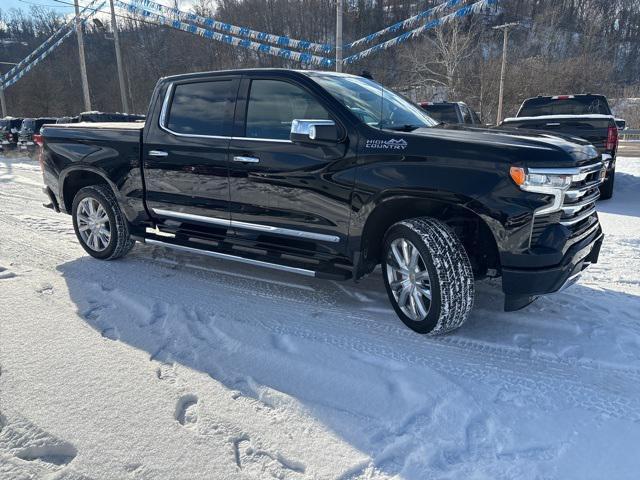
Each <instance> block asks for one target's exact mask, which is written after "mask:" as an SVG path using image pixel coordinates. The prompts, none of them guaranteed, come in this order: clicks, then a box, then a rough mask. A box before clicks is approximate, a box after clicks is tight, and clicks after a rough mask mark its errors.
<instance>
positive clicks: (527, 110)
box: [502, 94, 618, 200]
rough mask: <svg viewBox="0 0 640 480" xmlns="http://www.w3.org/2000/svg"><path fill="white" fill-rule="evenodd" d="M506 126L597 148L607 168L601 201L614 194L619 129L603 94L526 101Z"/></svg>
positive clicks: (601, 189)
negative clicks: (581, 141)
mask: <svg viewBox="0 0 640 480" xmlns="http://www.w3.org/2000/svg"><path fill="white" fill-rule="evenodd" d="M502 126H503V127H510V128H527V129H532V130H547V131H550V132H553V133H557V134H563V135H571V136H574V137H580V138H584V139H585V140H587V141H588V142H589V143H591V144H592V145H594V146H595V147H596V148H597V149H598V152H599V153H600V154H602V155H603V160H604V161H605V163H606V165H607V176H606V178H605V181H604V183H603V184H602V186H601V187H600V194H601V196H600V198H602V199H605V200H606V199H609V198H611V197H612V195H613V187H614V181H615V174H616V153H617V151H618V127H617V125H616V122H615V118H614V117H613V115H612V113H611V109H610V108H609V103H608V102H607V99H606V98H605V97H604V96H603V95H592V94H586V95H556V96H554V97H542V96H540V97H535V98H529V99H527V100H525V101H524V102H523V104H522V106H521V107H520V111H519V112H518V114H517V115H516V117H515V118H507V119H505V120H504V122H502Z"/></svg>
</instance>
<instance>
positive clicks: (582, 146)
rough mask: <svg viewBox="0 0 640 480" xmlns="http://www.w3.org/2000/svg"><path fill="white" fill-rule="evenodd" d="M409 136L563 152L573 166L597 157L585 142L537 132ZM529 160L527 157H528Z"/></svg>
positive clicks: (440, 131)
mask: <svg viewBox="0 0 640 480" xmlns="http://www.w3.org/2000/svg"><path fill="white" fill-rule="evenodd" d="M408 135H411V136H414V135H415V136H428V137H434V136H435V137H437V138H439V139H441V140H449V141H454V142H461V143H467V144H469V143H471V144H476V145H481V146H483V147H497V148H506V149H509V150H519V149H523V150H528V151H535V150H538V151H540V153H541V155H543V156H544V155H545V152H547V153H548V152H554V153H556V154H557V153H558V152H562V153H565V154H566V155H569V156H570V157H571V160H573V161H575V162H583V161H586V160H591V159H593V158H595V157H597V155H598V152H597V150H596V148H595V147H594V146H593V145H591V144H590V143H589V142H587V141H586V140H583V139H581V138H578V137H572V136H568V135H556V134H550V133H546V132H542V131H540V130H522V129H518V130H516V129H506V128H495V127H494V128H477V127H467V126H464V125H443V126H438V127H432V128H419V129H417V130H414V131H413V132H410V133H409V134H408ZM527 156H530V155H527Z"/></svg>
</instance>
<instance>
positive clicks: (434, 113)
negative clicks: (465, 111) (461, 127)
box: [422, 105, 460, 123]
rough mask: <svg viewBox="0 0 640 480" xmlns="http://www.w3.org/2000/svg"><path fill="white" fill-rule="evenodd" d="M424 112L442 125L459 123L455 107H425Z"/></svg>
mask: <svg viewBox="0 0 640 480" xmlns="http://www.w3.org/2000/svg"><path fill="white" fill-rule="evenodd" d="M422 108H424V111H425V112H427V113H428V114H429V116H430V117H431V118H433V119H435V120H438V121H440V122H444V123H460V120H458V113H457V112H456V106H455V105H425V106H424V107H422Z"/></svg>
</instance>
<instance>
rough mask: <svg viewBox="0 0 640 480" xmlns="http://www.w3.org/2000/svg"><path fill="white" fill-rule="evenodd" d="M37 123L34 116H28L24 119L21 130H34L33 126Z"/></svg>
mask: <svg viewBox="0 0 640 480" xmlns="http://www.w3.org/2000/svg"><path fill="white" fill-rule="evenodd" d="M35 125H36V121H35V120H34V119H33V118H27V119H25V120H23V122H22V128H21V130H22V131H23V132H27V131H31V132H33V128H34V127H35Z"/></svg>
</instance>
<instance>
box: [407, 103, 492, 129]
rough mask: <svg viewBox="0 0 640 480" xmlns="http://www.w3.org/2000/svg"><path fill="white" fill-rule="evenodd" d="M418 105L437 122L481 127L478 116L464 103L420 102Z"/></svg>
mask: <svg viewBox="0 0 640 480" xmlns="http://www.w3.org/2000/svg"><path fill="white" fill-rule="evenodd" d="M419 105H420V106H421V107H422V108H423V109H424V110H425V111H426V112H427V113H428V114H429V116H430V117H431V118H433V119H434V120H438V121H439V122H444V123H463V124H466V125H482V121H481V120H480V117H479V116H478V114H477V113H476V112H474V111H473V109H472V108H469V106H468V105H467V104H466V103H464V102H420V103H419Z"/></svg>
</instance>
